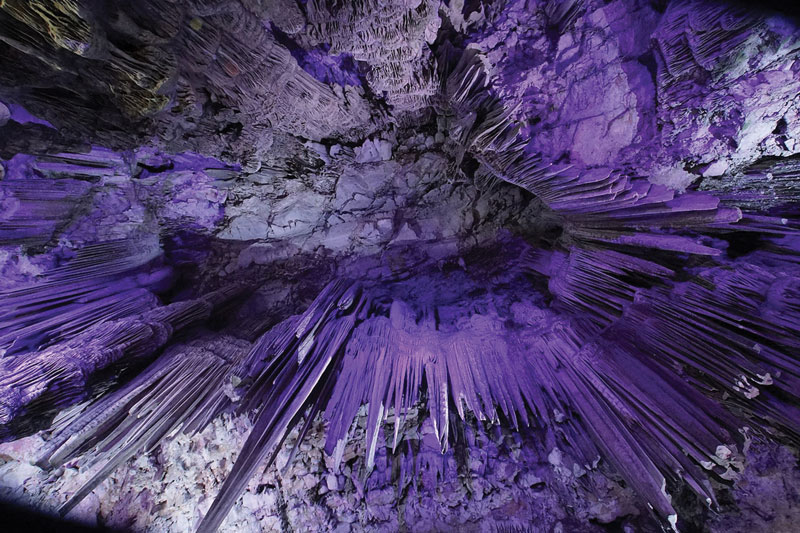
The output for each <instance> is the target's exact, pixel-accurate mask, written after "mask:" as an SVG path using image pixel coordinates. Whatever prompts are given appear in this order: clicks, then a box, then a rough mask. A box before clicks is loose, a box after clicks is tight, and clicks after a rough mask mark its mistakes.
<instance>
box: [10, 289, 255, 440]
mask: <svg viewBox="0 0 800 533" xmlns="http://www.w3.org/2000/svg"><path fill="white" fill-rule="evenodd" d="M244 289H245V287H244V286H243V285H232V286H229V287H226V288H223V289H219V290H217V291H214V292H212V293H209V294H207V295H205V296H203V297H201V298H198V299H195V300H186V301H181V302H176V303H173V304H169V305H165V306H162V307H155V308H153V309H151V310H149V311H145V312H144V313H141V314H136V315H132V316H129V317H126V318H118V319H115V320H108V321H104V322H100V323H97V324H95V325H93V326H91V327H89V328H87V329H86V330H84V331H83V332H81V333H80V334H78V335H76V336H75V337H73V338H71V339H69V340H67V341H64V342H62V343H59V344H55V345H53V346H50V347H48V348H45V349H44V350H42V351H39V352H30V353H26V354H21V355H18V356H16V357H11V358H6V359H5V360H4V361H3V375H2V377H1V378H0V391H2V400H0V438H2V439H3V440H8V439H10V438H13V437H14V436H15V435H16V434H17V428H21V429H22V431H23V432H24V431H25V430H26V427H27V426H28V425H30V424H31V423H33V422H35V420H36V418H37V417H42V416H47V415H50V414H53V413H55V411H57V410H58V409H63V408H65V407H69V406H71V405H74V404H75V403H78V402H80V401H81V400H84V399H86V398H87V396H88V395H89V393H90V392H91V386H92V384H93V379H96V378H97V377H98V375H99V374H100V373H102V372H104V371H108V370H112V369H114V368H119V367H125V366H130V365H135V364H140V363H142V362H144V361H146V360H147V358H148V357H151V356H152V355H153V353H154V352H156V350H158V349H159V348H161V347H163V346H164V345H165V344H166V343H167V342H168V341H169V339H170V338H171V337H172V336H173V334H175V333H176V332H179V331H181V330H183V329H185V328H187V327H189V326H192V325H195V324H198V323H202V322H204V321H205V320H207V319H208V318H209V317H210V316H211V314H212V312H213V311H214V309H215V308H217V307H218V306H220V305H221V304H224V303H225V302H227V301H229V300H230V299H231V298H233V297H236V296H238V295H239V294H241V293H242V291H243V290H244Z"/></svg>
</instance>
